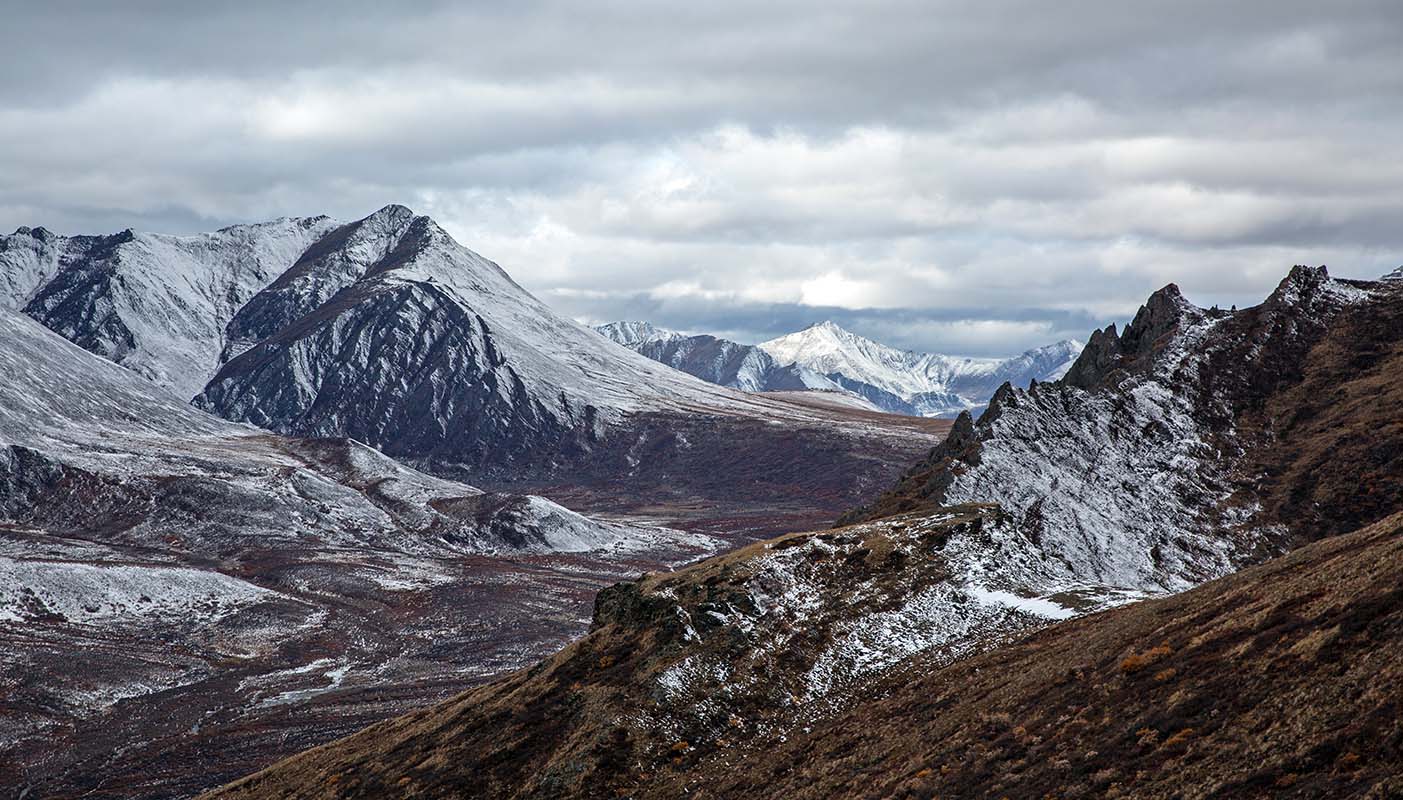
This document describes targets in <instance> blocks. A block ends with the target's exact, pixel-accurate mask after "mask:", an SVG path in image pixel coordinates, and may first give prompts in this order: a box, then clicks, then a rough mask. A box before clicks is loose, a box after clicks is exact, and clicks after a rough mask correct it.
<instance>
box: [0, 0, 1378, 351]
mask: <svg viewBox="0 0 1403 800" xmlns="http://www.w3.org/2000/svg"><path fill="white" fill-rule="evenodd" d="M5 5H6V6H8V7H7V8H6V9H5V10H4V15H3V18H4V20H5V23H4V27H3V30H0V42H3V45H4V46H3V47H0V74H4V75H5V76H6V80H5V81H3V82H0V229H3V230H6V231H8V230H12V229H13V228H15V227H18V226H21V225H27V226H38V225H44V226H46V227H48V228H50V229H52V230H55V231H58V232H60V233H102V232H111V231H115V230H120V229H122V228H127V227H132V228H136V229H139V230H150V231H158V232H169V233H188V232H195V231H202V230H210V229H213V228H217V227H221V226H223V225H227V224H232V223H235V222H249V221H257V220H264V219H270V218H273V217H278V216H309V215H314V214H329V215H331V216H334V217H338V218H343V219H348V220H350V219H356V218H359V217H362V216H365V215H367V214H369V213H371V212H372V211H374V210H376V209H378V208H380V207H382V206H384V205H386V204H389V203H403V204H405V205H408V206H410V207H411V208H414V209H415V210H416V211H418V212H419V213H422V214H428V215H430V216H432V217H434V219H436V220H437V221H438V222H439V223H440V224H442V225H443V226H444V227H445V228H446V229H448V230H449V231H450V232H451V233H452V234H453V235H454V236H455V238H457V239H458V240H459V241H460V242H462V243H463V244H465V245H466V246H468V247H470V248H472V249H473V250H475V251H477V252H479V253H481V254H483V255H485V256H487V257H488V258H491V259H493V260H494V261H497V262H498V263H499V264H501V265H502V266H503V267H504V268H505V269H506V270H507V271H508V272H509V273H511V274H512V276H513V277H515V278H516V279H517V280H518V282H520V283H521V284H522V285H524V286H525V287H526V288H528V289H530V290H531V291H532V292H533V293H535V294H537V295H538V296H539V297H541V298H542V299H543V300H545V301H546V302H548V303H550V304H551V305H552V306H554V307H555V308H556V309H558V310H559V311H561V312H563V313H565V314H567V315H569V316H572V317H575V318H577V319H580V320H582V321H586V322H605V321H610V320H615V319H646V320H649V321H652V322H654V323H656V324H660V325H664V326H667V327H671V328H676V329H680V330H687V331H691V332H706V333H713V334H716V335H721V336H727V337H730V338H735V339H738V340H740V341H747V342H755V341H761V340H763V339H766V338H769V337H771V336H775V335H779V334H782V333H786V332H789V331H792V330H796V329H799V328H802V327H805V326H806V325H808V324H810V323H813V322H817V321H820V320H823V319H833V320H834V321H836V322H839V323H840V324H843V325H845V326H847V327H849V328H851V329H853V330H855V331H857V332H859V333H862V334H865V335H868V336H871V337H872V338H876V339H879V340H881V341H884V342H887V343H889V344H893V345H897V346H901V347H907V348H911V349H917V350H924V351H930V352H945V353H953V354H963V355H1003V354H1009V353H1015V352H1019V351H1021V350H1022V349H1025V348H1028V347H1033V346H1037V345H1040V344H1045V343H1048V342H1052V341H1055V340H1058V339H1063V338H1078V339H1084V338H1085V337H1086V335H1087V334H1088V332H1089V331H1090V330H1091V329H1092V328H1094V327H1100V326H1103V325H1105V324H1107V323H1109V322H1122V323H1123V322H1124V321H1126V320H1127V319H1129V317H1130V316H1132V315H1133V314H1134V311H1135V309H1136V308H1137V306H1138V305H1139V304H1140V303H1141V302H1143V300H1144V299H1145V297H1146V296H1147V295H1148V294H1149V293H1150V292H1152V291H1153V290H1155V289H1157V288H1159V287H1160V286H1163V285H1164V284H1166V283H1169V282H1174V283H1177V284H1178V285H1179V286H1180V288H1181V289H1182V290H1183V291H1184V292H1185V294H1186V295H1187V296H1188V297H1189V299H1191V300H1193V301H1195V302H1197V303H1199V304H1200V305H1210V304H1214V303H1217V304H1222V305H1225V306H1226V305H1228V304H1238V305H1247V304H1251V303H1254V302H1258V301H1260V299H1261V298H1262V297H1264V296H1265V295H1266V294H1267V293H1268V292H1269V291H1270V290H1271V288H1272V287H1273V286H1274V285H1275V284H1276V283H1277V282H1278V281H1279V280H1280V278H1281V277H1282V276H1284V275H1285V273H1286V271H1287V270H1288V269H1289V267H1290V266H1291V265H1292V264H1297V263H1304V264H1327V265H1329V266H1330V268H1331V272H1332V274H1335V275H1337V276H1343V277H1365V278H1367V277H1375V276H1377V275H1379V274H1381V273H1383V272H1385V271H1388V270H1389V269H1392V268H1393V267H1395V266H1398V265H1399V264H1403V224H1400V223H1403V47H1401V46H1400V45H1399V42H1400V40H1403V4H1400V3H1397V2H1396V0H1389V1H1388V2H1351V1H1350V0H1338V2H1328V3H1324V2H1319V0H1315V1H1314V2H1295V0H1240V1H1237V2H1232V3H1224V2H1221V0H1218V1H1217V2H1197V1H1196V0H1179V1H1178V2H1173V3H1156V2H1138V3H1126V2H1124V0H1114V1H1113V2H1112V1H1107V2H1099V1H1098V2H1080V1H1079V0H1063V1H1062V2H1056V3H1052V2H1044V1H1041V0H1040V1H1038V2H1004V1H1003V0H981V1H980V2H938V1H937V0H929V1H928V2H889V1H887V0H865V1H864V2H860V3H825V2H820V1H818V0H815V1H813V2H804V3H791V2H786V1H784V0H778V1H772V2H766V3H753V2H730V1H729V0H712V1H709V2H706V3H689V4H664V3H658V2H637V3H635V2H629V1H628V0H600V1H599V2H591V3H560V4H557V3H548V2H547V3H537V2H513V3H500V2H494V3H483V4H466V3H456V4H447V3H433V2H419V3H413V4H401V3H385V2H375V3H363V4H362V3H358V2H353V1H351V2H348V1H345V0H342V1H339V2H335V3H331V2H326V3H317V2H303V3H297V4H285V3H281V2H278V3H262V2H240V3H237V4H233V3H229V4H223V3H213V2H212V3H199V4H189V3H174V2H169V3H154V2H140V0H136V1H134V2H127V3H120V4H119V3H69V2H64V0H54V1H52V2H45V3H20V2H7V3H6V4H5ZM284 6H295V7H293V8H286V7H284Z"/></svg>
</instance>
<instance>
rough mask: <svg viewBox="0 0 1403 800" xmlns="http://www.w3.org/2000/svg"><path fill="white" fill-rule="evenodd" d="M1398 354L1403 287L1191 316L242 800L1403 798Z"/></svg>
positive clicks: (618, 601)
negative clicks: (866, 492) (852, 506)
mask: <svg viewBox="0 0 1403 800" xmlns="http://www.w3.org/2000/svg"><path fill="white" fill-rule="evenodd" d="M1400 342H1403V284H1399V283H1397V282H1391V281H1378V282H1362V281H1341V280H1335V279H1332V278H1331V277H1330V276H1329V275H1328V273H1327V272H1326V270H1325V269H1324V268H1323V267H1321V268H1307V267H1296V268H1294V269H1293V270H1291V272H1290V274H1289V275H1288V276H1287V277H1286V278H1285V279H1284V280H1283V281H1282V282H1281V284H1280V285H1279V286H1278V287H1277V289H1276V290H1275V291H1274V292H1273V293H1272V294H1271V296H1270V297H1268V298H1267V300H1266V301H1265V302H1263V303H1262V304H1260V305H1258V306H1255V307H1252V308H1247V309H1243V310H1240V311H1239V310H1233V311H1222V310H1218V309H1203V308H1199V307H1197V306H1194V305H1193V304H1191V303H1189V302H1188V301H1187V300H1186V299H1184V298H1183V297H1182V295H1181V294H1180V293H1179V291H1178V289H1177V288H1175V287H1174V286H1168V287H1166V288H1164V289H1162V290H1160V291H1159V292H1156V293H1155V294H1154V295H1153V296H1152V297H1151V298H1150V299H1149V301H1148V302H1147V303H1146V304H1145V306H1144V307H1142V308H1141V310H1140V311H1139V313H1138V314H1137V315H1136V316H1135V319H1134V320H1133V321H1132V322H1131V323H1130V324H1129V325H1128V326H1127V327H1126V328H1125V329H1124V330H1123V331H1122V330H1119V329H1117V328H1116V327H1115V326H1111V327H1109V328H1107V329H1105V330H1102V331H1097V332H1096V333H1095V334H1094V335H1093V336H1092V337H1091V339H1090V340H1089V342H1088V345H1087V347H1086V349H1085V350H1084V351H1083V352H1082V353H1081V355H1080V356H1079V357H1078V358H1077V359H1076V362H1075V363H1074V364H1073V365H1072V366H1071V367H1070V369H1069V370H1068V371H1067V373H1066V375H1065V376H1064V377H1063V378H1062V379H1061V380H1059V381H1056V382H1053V383H1037V384H1035V385H1033V386H1031V387H1030V388H1028V389H1020V388H1015V387H1014V386H1012V385H1011V384H1005V385H1004V386H1002V387H1001V388H999V390H998V391H997V392H996V393H995V395H994V397H993V398H992V400H991V402H990V404H989V407H988V408H987V410H985V411H984V413H983V414H981V415H980V417H979V418H978V419H977V420H975V419H974V418H973V417H972V415H970V414H968V413H966V414H962V415H961V417H960V419H959V420H958V421H957V423H956V427H955V428H954V430H953V431H952V432H951V434H950V436H949V437H948V438H947V439H946V441H945V442H943V443H942V444H941V445H940V446H938V447H937V448H935V449H934V450H933V451H932V452H931V453H930V454H929V455H928V456H927V457H926V458H925V459H923V460H922V461H920V462H919V463H918V464H916V465H915V466H914V467H912V468H911V469H910V470H909V471H908V473H907V474H906V475H905V476H904V477H903V478H902V479H901V480H900V481H899V482H898V483H897V485H896V486H895V487H893V489H892V490H891V491H889V492H888V493H887V494H885V495H884V496H883V497H881V498H880V499H879V500H877V501H876V502H874V503H872V504H870V505H867V506H865V507H863V508H860V509H856V510H854V511H853V512H851V513H850V514H848V515H847V516H846V518H845V519H844V520H842V524H841V527H838V528H835V529H832V530H828V531H819V532H813V533H803V534H792V535H788V536H784V537H780V538H778V539H773V540H770V541H767V542H762V543H757V544H754V545H751V546H749V547H747V548H745V549H742V550H739V551H737V552H733V553H729V554H726V555H722V556H718V557H715V558H711V559H709V560H706V561H702V562H700V563H697V564H695V565H692V566H689V567H687V568H685V569H683V570H679V571H676V572H672V573H658V574H647V575H644V576H643V577H642V578H640V579H638V580H636V581H633V582H630V583H624V584H620V585H617V586H615V587H612V588H610V589H608V590H606V591H604V592H601V593H600V594H599V596H598V598H597V600H596V602H595V611H594V618H593V623H592V626H591V631H590V633H589V634H588V635H587V636H586V637H584V638H583V639H581V640H579V641H577V642H575V643H573V644H572V645H570V646H569V647H567V648H566V649H564V650H562V651H561V652H560V653H558V654H557V655H555V656H553V657H551V658H548V659H546V660H544V661H542V662H541V663H539V664H538V665H536V666H535V667H532V668H529V669H525V670H522V671H519V672H517V673H515V674H513V675H511V676H508V677H506V678H503V679H501V680H499V681H496V682H494V683H491V684H488V685H486V686H482V687H479V688H476V689H472V690H470V691H469V692H467V693H466V694H463V695H460V696H459V697H458V698H457V699H455V700H452V701H449V702H447V703H444V704H441V705H439V706H436V707H434V708H431V709H427V710H424V711H421V712H417V713H415V714H412V715H408V716H406V717H402V718H400V719H398V720H394V721H391V722H386V723H382V724H380V725H378V726H375V727H373V728H370V729H368V730H366V731H364V732H362V733H361V734H358V735H356V736H353V737H350V738H348V739H346V740H343V741H340V742H335V743H332V744H329V745H325V746H323V747H321V748H318V749H315V750H312V751H309V752H308V753H305V754H303V755H300V756H297V757H294V758H292V759H289V760H287V761H285V762H283V763H282V764H279V765H275V766H274V767H272V768H271V769H269V770H267V771H265V772H262V773H258V774H255V775H253V776H251V777H249V778H247V779H245V780H243V781H240V782H238V783H236V784H233V785H231V786H229V787H227V788H226V789H224V790H223V791H221V792H219V793H217V794H216V796H221V797H374V796H383V795H386V794H390V795H397V796H418V797H449V796H457V794H458V793H461V792H462V791H465V790H466V789H467V788H468V787H471V788H472V792H473V793H474V794H476V795H477V796H483V797H513V798H517V797H556V796H562V795H567V796H579V797H625V796H629V797H675V796H681V795H687V796H696V797H717V798H736V797H874V798H875V797H919V798H931V797H936V796H1011V797H1012V796H1017V797H1026V796H1036V797H1041V796H1046V795H1054V796H1096V797H1102V796H1110V797H1152V798H1155V797H1195V798H1197V797H1227V796H1299V797H1317V796H1331V797H1336V796H1359V797H1365V796H1368V797H1388V796H1392V795H1393V794H1395V793H1397V792H1398V791H1399V790H1400V789H1401V788H1403V787H1400V785H1399V784H1398V780H1397V775H1398V772H1397V769H1396V767H1397V765H1398V764H1399V763H1403V729H1400V727H1399V723H1398V716H1397V714H1396V713H1395V712H1396V710H1397V708H1398V705H1399V703H1400V702H1403V695H1400V689H1399V686H1400V684H1399V683H1398V680H1397V679H1398V677H1400V676H1399V663H1398V660H1397V658H1395V657H1394V656H1393V655H1392V654H1393V652H1394V650H1396V648H1397V647H1398V646H1399V636H1400V635H1403V625H1401V624H1400V619H1399V614H1400V609H1403V605H1400V603H1399V596H1398V585H1399V581H1400V578H1403V575H1400V574H1399V571H1400V569H1403V559H1400V557H1399V556H1400V546H1403V545H1401V544H1400V543H1403V537H1401V536H1400V532H1401V531H1403V528H1401V527H1400V518H1399V517H1398V516H1391V515H1394V514H1396V512H1398V511H1399V509H1400V507H1403V483H1400V482H1399V481H1398V480H1397V476H1398V475H1399V474H1403V462H1400V459H1403V422H1400V420H1403V414H1400V413H1399V412H1400V410H1401V409H1403V345H1400ZM1135 601H1139V602H1135ZM1117 606H1118V607H1117ZM1113 607H1115V608H1113ZM1098 611H1100V612H1102V613H1089V612H1098ZM1083 615H1085V616H1083ZM1073 617H1081V618H1080V619H1075V620H1073V619H1071V618H1073Z"/></svg>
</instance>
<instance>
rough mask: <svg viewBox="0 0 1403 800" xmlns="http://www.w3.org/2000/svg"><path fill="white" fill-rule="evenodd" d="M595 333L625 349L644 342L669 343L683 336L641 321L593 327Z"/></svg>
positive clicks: (621, 321)
mask: <svg viewBox="0 0 1403 800" xmlns="http://www.w3.org/2000/svg"><path fill="white" fill-rule="evenodd" d="M594 329H595V330H596V331H599V332H600V333H602V334H604V335H605V336H606V337H608V338H610V339H612V340H614V341H615V342H618V343H619V344H621V345H623V346H625V347H634V346H636V345H639V344H643V343H644V342H655V341H671V340H672V339H680V338H682V336H683V334H681V333H678V332H677V331H674V330H669V329H667V328H661V327H658V326H657V325H654V324H653V323H651V322H645V321H642V320H619V321H618V322H609V323H606V324H604V325H596V326H594Z"/></svg>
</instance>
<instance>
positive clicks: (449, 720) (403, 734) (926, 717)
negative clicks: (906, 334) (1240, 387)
mask: <svg viewBox="0 0 1403 800" xmlns="http://www.w3.org/2000/svg"><path fill="white" fill-rule="evenodd" d="M1400 534H1403V516H1394V517H1390V518H1388V519H1386V520H1384V521H1382V522H1380V523H1377V524H1375V525H1373V526H1371V527H1369V528H1367V529H1365V530H1363V531H1359V532H1356V533H1352V534H1349V535H1345V536H1340V537H1336V538H1332V539H1327V540H1325V541H1322V542H1317V543H1315V544H1312V545H1308V546H1305V547H1302V548H1300V549H1298V550H1296V551H1294V552H1292V553H1291V554H1289V555H1287V556H1284V557H1282V558H1279V559H1275V560H1272V561H1270V562H1268V563H1266V564H1264V565H1261V566H1259V567H1253V568H1250V569H1248V570H1245V571H1243V572H1240V573H1237V574H1235V575H1231V576H1229V577H1226V578H1222V579H1220V580H1217V581H1214V582H1211V583H1208V584H1205V585H1203V586H1201V587H1198V588H1196V589H1193V590H1190V591H1188V592H1185V593H1182V594H1178V595H1174V596H1171V597H1167V598H1163V599H1157V600H1150V601H1146V602H1142V603H1136V604H1133V605H1129V606H1124V607H1121V608H1117V609H1114V610H1111V611H1107V612H1104V613H1100V614H1095V615H1092V616H1088V617H1083V618H1081V619H1078V620H1074V621H1070V622H1065V623H1062V624H1059V625H1055V626H1052V627H1050V628H1047V629H1045V630H1043V631H1041V632H1039V633H1036V634H1034V635H1032V636H1030V637H1028V638H1025V639H1023V640H1022V641H1018V642H1016V643H1014V644H1010V645H1006V646H1004V647H1001V648H997V649H994V650H991V651H989V652H986V653H984V654H982V655H977V656H974V657H972V658H967V659H964V660H957V661H954V662H953V663H950V664H949V665H947V666H944V667H943V668H942V667H941V666H940V665H941V664H942V663H944V662H946V661H948V656H949V653H948V652H945V651H936V652H935V654H933V655H927V656H925V657H922V658H918V659H916V660H914V661H910V662H908V663H907V664H906V668H905V669H902V670H899V671H896V672H891V673H888V674H887V676H886V677H885V678H884V679H882V680H879V681H876V682H873V683H870V684H868V685H866V686H865V688H864V689H863V690H862V691H861V692H858V693H856V694H855V695H853V696H852V697H851V698H850V701H849V702H848V703H846V704H845V706H846V710H844V711H842V712H840V713H838V714H836V715H833V716H825V715H817V718H815V719H812V720H807V719H804V718H803V716H802V714H803V712H804V711H805V710H806V709H805V708H804V707H803V706H802V704H796V703H795V699H796V698H795V697H794V696H793V695H792V694H789V693H790V692H793V691H794V690H795V688H796V687H793V686H792V685H786V684H785V683H784V682H783V681H777V682H775V683H773V684H770V685H767V686H757V687H754V688H752V689H751V690H749V691H747V692H745V693H743V695H742V696H741V697H737V698H729V697H728V698H726V700H725V701H723V703H721V704H718V705H717V706H716V708H714V709H713V711H714V712H715V713H716V714H718V715H727V716H726V717H725V720H726V723H725V724H728V725H730V726H732V727H733V729H734V731H735V733H734V735H733V736H730V737H724V738H713V739H710V740H709V741H704V742H698V741H695V740H692V739H688V738H686V737H688V736H689V735H692V734H694V733H697V732H703V731H704V729H705V728H706V724H705V723H704V722H702V721H700V720H699V719H698V717H697V714H696V712H697V711H698V710H699V709H700V708H701V705H700V704H698V705H694V706H691V707H689V708H683V707H680V706H669V698H668V697H667V696H666V695H665V694H663V693H661V692H657V691H653V692H651V693H650V692H649V688H648V687H650V686H655V685H656V681H655V680H653V678H654V677H655V676H656V675H657V674H658V671H659V670H658V666H659V656H660V654H665V653H667V652H668V651H669V648H670V647H672V646H675V639H676V638H677V637H678V636H679V635H680V634H679V633H678V632H677V630H676V629H675V628H674V626H675V625H677V622H676V620H675V619H668V618H667V617H666V616H662V617H661V618H656V617H653V616H650V611H651V610H653V609H652V606H650V603H649V602H648V598H649V597H653V598H656V597H657V595H658V594H659V593H660V592H663V590H664V589H665V588H668V587H670V588H671V591H672V593H675V594H678V595H681V596H683V597H689V598H691V597H693V596H701V595H705V594H707V593H708V592H709V590H710V588H711V587H713V586H715V584H714V583H712V581H713V579H714V578H716V577H718V576H722V575H726V571H727V567H728V566H730V567H732V568H733V569H734V568H737V567H735V565H736V564H737V563H738V562H737V556H728V557H724V558H723V559H719V560H715V561H712V562H707V563H705V564H703V565H700V566H698V567H695V568H691V569H688V570H685V571H684V572H682V573H678V574H677V575H675V576H672V577H669V578H666V579H661V578H655V579H650V580H649V581H645V582H644V583H643V585H642V586H632V585H628V586H627V588H622V589H619V590H615V591H614V592H611V593H605V594H604V595H601V598H600V601H599V611H598V612H597V613H598V616H599V620H598V621H599V623H600V624H599V625H598V627H597V628H596V630H595V631H594V632H593V633H591V634H590V635H589V636H587V637H586V638H584V639H583V640H581V641H580V642H577V643H576V644H574V645H572V646H571V647H569V648H567V649H566V650H565V651H563V652H562V653H560V654H559V655H557V656H556V657H554V658H552V659H549V660H548V661H546V662H544V663H543V664H542V665H541V666H539V667H536V668H533V669H531V670H526V671H523V672H520V673H517V674H515V675H513V676H511V677H510V678H508V679H506V680H503V681H501V682H498V683H494V684H492V685H489V686H485V687H482V688H479V689H475V690H473V691H471V692H468V693H466V694H464V695H461V696H460V697H458V698H457V699H456V700H453V701H452V702H449V703H445V704H443V705H440V706H437V707H435V708H432V709H428V710H426V711H422V712H418V713H415V714H411V715H409V716H406V717H401V718H399V719H396V720H392V721H390V722H385V723H381V724H379V725H376V726H374V727H371V728H368V729H366V730H365V731H362V732H361V733H359V734H356V735H355V736H352V737H350V738H348V739H345V740H343V741H340V742H335V743H333V744H330V745H326V746H323V747H320V748H318V749H316V750H312V751H309V752H307V753H304V754H302V755H299V756H295V757H293V758H291V759H289V760H287V761H284V762H282V763H280V764H277V765H275V766H274V767H272V768H271V769H269V770H266V771H264V772H261V773H258V774H256V775H253V776H252V777H249V778H246V779H244V780H242V781H240V782H238V783H235V784H233V785H231V786H230V787H227V788H225V789H224V790H221V791H219V792H216V793H214V794H213V795H211V797H221V798H350V797H435V798H437V797H500V798H527V797H531V798H546V797H564V796H570V797H590V798H594V797H599V798H604V797H611V798H612V797H635V798H673V797H680V796H684V794H685V796H689V797H697V798H751V797H753V798H761V797H773V798H844V797H853V798H888V797H910V798H935V797H991V798H997V797H1065V798H1076V797H1137V798H1159V797H1163V798H1170V797H1177V798H1209V797H1223V798H1228V797H1233V798H1236V797H1331V798H1334V797H1371V798H1385V797H1397V796H1400V795H1399V793H1400V792H1403V713H1400V710H1403V655H1400V654H1403V535H1400ZM826 535H829V536H835V535H839V534H837V533H836V532H835V533H834V534H826ZM721 585H722V586H723V587H724V586H727V585H728V583H727V582H726V581H725V580H723V581H721ZM722 591H724V589H723V590H722ZM621 606H630V608H629V610H628V611H627V612H621V610H620V607H621ZM657 608H667V606H666V605H662V604H658V606H657ZM693 608H694V610H695V607H693ZM800 652H802V647H798V646H796V647H795V648H794V649H790V648H781V650H780V652H779V653H778V654H777V655H776V656H775V657H774V661H773V663H769V664H762V666H761V667H759V668H758V669H773V670H775V672H776V674H793V673H792V672H787V671H786V669H785V666H786V659H787V658H795V657H798V658H799V659H800V660H803V659H802V655H796V654H797V653H800ZM663 660H664V661H665V660H666V659H663ZM736 663H737V664H744V663H748V662H747V659H744V658H741V659H737V660H736ZM769 677H773V675H771V676H769ZM712 688H713V689H714V690H719V689H720V687H719V686H716V687H712ZM786 709H787V710H786ZM660 713H661V714H664V715H666V714H676V716H674V717H671V718H670V719H666V720H663V721H659V720H658V719H650V717H652V716H654V715H658V714H660ZM664 723H672V724H664ZM770 724H775V725H780V726H783V728H784V730H785V732H786V735H785V736H783V737H777V736H774V735H773V731H772V730H770V729H768V727H767V726H768V725H770ZM767 734H768V735H767ZM703 735H705V734H704V733H703ZM752 737H754V738H752ZM782 739H787V741H782Z"/></svg>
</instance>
